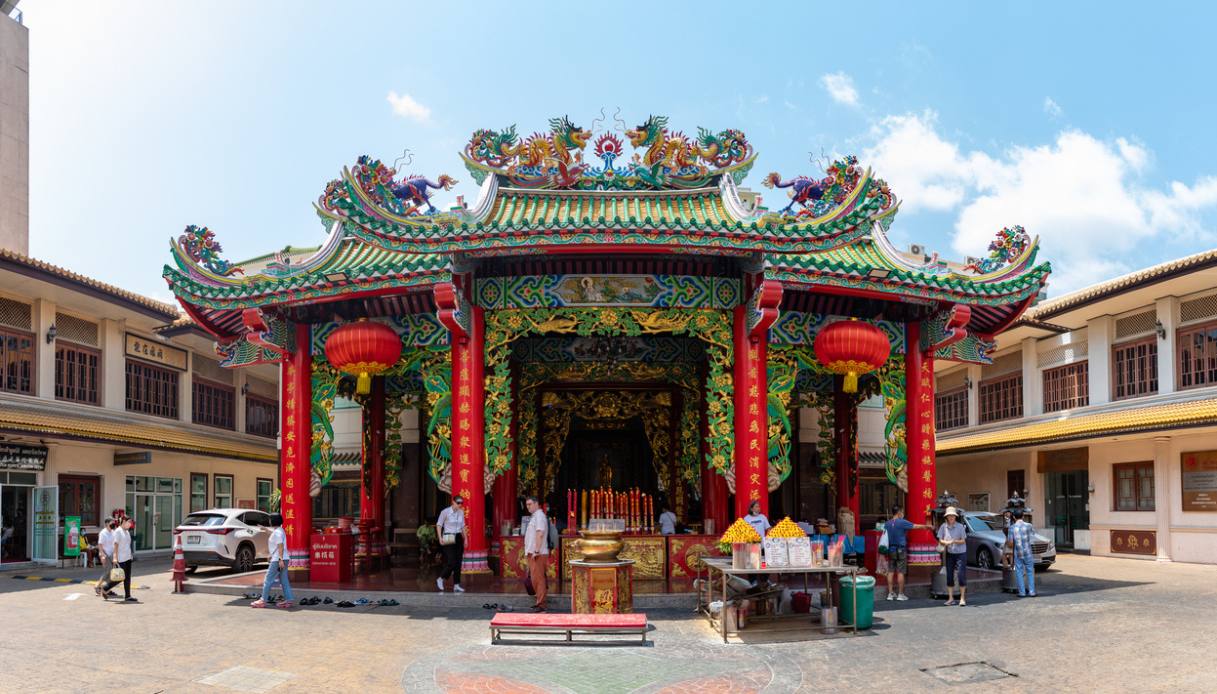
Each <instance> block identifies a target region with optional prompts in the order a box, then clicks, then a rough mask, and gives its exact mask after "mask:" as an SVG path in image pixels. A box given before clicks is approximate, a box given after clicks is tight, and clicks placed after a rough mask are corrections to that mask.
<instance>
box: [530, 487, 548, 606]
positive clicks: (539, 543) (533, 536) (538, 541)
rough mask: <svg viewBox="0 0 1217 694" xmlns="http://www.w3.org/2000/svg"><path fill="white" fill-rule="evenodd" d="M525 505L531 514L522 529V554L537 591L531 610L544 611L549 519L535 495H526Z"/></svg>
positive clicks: (546, 588)
mask: <svg viewBox="0 0 1217 694" xmlns="http://www.w3.org/2000/svg"><path fill="white" fill-rule="evenodd" d="M525 505H526V506H527V507H528V513H529V514H531V515H530V516H529V519H528V528H527V529H526V530H525V531H524V556H525V557H526V559H527V561H528V576H529V578H530V579H531V580H532V586H533V589H534V590H536V592H537V599H536V602H535V603H534V604H533V606H532V611H533V612H544V611H545V595H546V593H547V592H548V586H547V585H546V582H545V580H546V579H545V571H546V569H548V568H549V543H550V539H549V534H550V533H549V519H548V518H546V517H545V509H543V508H541V501H540V500H539V499H538V498H537V497H535V496H530V497H528V499H527V501H525Z"/></svg>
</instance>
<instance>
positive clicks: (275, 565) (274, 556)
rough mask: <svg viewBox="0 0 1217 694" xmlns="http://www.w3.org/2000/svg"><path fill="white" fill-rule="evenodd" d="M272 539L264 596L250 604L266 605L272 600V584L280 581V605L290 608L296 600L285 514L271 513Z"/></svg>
mask: <svg viewBox="0 0 1217 694" xmlns="http://www.w3.org/2000/svg"><path fill="white" fill-rule="evenodd" d="M270 527H271V528H272V530H271V533H270V539H268V540H267V541H266V546H267V549H268V550H269V552H270V558H269V560H267V563H266V578H264V579H263V580H262V597H261V598H259V599H257V600H255V601H253V602H252V603H250V604H249V606H250V607H266V606H267V604H269V602H268V601H269V600H270V589H271V586H273V585H275V581H278V582H279V584H280V585H282V586H283V602H281V603H279V607H281V608H283V609H285V610H286V609H288V608H290V607H291V606H292V604H293V603H294V602H295V601H296V596H295V595H293V594H292V584H291V582H290V581H289V580H288V577H287V574H288V571H287V532H286V531H284V530H283V516H282V515H281V514H278V513H272V514H270Z"/></svg>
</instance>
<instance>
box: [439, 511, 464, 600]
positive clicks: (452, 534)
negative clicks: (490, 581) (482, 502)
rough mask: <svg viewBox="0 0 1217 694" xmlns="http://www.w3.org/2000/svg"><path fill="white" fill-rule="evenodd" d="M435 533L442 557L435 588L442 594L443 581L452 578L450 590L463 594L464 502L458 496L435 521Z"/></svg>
mask: <svg viewBox="0 0 1217 694" xmlns="http://www.w3.org/2000/svg"><path fill="white" fill-rule="evenodd" d="M435 532H436V533H437V534H438V535H439V550H440V552H441V553H442V554H443V555H444V568H443V570H442V571H441V572H440V574H439V577H438V578H436V579H435V587H436V588H438V589H439V592H441V593H442V592H444V581H445V580H446V579H447V578H448V577H449V576H451V577H452V590H453V592H456V593H464V592H465V589H464V588H462V587H461V562H462V561H464V559H465V534H466V533H467V532H468V529H467V528H466V526H465V500H464V499H463V498H462V497H461V496H460V495H459V494H457V495H454V496H453V497H452V505H451V506H449V507H448V508H446V509H444V510H443V511H440V514H439V518H438V519H437V520H436V521H435Z"/></svg>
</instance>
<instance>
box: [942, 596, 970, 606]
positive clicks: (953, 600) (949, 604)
mask: <svg viewBox="0 0 1217 694" xmlns="http://www.w3.org/2000/svg"><path fill="white" fill-rule="evenodd" d="M942 604H943V605H946V606H947V607H950V606H952V605H959V606H960V607H967V606H968V601H967V600H960V601H959V602H955V599H954V598H952V599H950V600H947V601H946V602H944V603H942Z"/></svg>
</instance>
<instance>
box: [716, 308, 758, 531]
mask: <svg viewBox="0 0 1217 694" xmlns="http://www.w3.org/2000/svg"><path fill="white" fill-rule="evenodd" d="M747 311H748V307H747V306H737V307H736V308H735V326H734V327H735V340H734V343H735V515H736V516H737V517H739V516H744V515H746V514H747V513H748V506H749V505H750V504H751V503H752V502H753V501H759V502H761V512H762V513H768V512H769V457H768V448H769V440H768V431H769V405H768V394H769V393H768V386H767V385H766V378H765V375H766V374H765V361H766V359H767V356H766V352H767V349H766V347H767V345H766V341H765V340H764V339H763V338H762V339H759V340H754V339H751V337H750V336H749V334H748V321H747ZM724 530H725V528H724Z"/></svg>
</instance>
